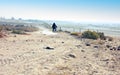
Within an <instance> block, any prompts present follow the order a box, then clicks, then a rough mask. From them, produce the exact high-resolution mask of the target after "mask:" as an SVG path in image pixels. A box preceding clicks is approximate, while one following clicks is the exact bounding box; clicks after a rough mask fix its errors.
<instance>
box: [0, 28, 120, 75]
mask: <svg viewBox="0 0 120 75" xmlns="http://www.w3.org/2000/svg"><path fill="white" fill-rule="evenodd" d="M29 34H30V35H16V36H15V35H14V34H10V35H8V37H5V38H1V39H0V75H120V51H117V50H116V51H111V50H109V49H108V48H106V47H105V45H107V44H110V45H112V46H119V45H120V40H117V39H116V40H114V41H113V42H107V41H106V42H103V41H93V40H81V39H76V38H75V37H73V36H71V35H69V34H67V33H63V32H60V33H52V32H48V30H45V31H44V30H41V31H40V32H33V33H29ZM101 42H102V43H103V44H101V45H100V43H101ZM85 43H91V46H86V45H85ZM94 46H98V48H94ZM46 47H50V48H53V49H46Z"/></svg>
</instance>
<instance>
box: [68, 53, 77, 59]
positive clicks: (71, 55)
mask: <svg viewBox="0 0 120 75" xmlns="http://www.w3.org/2000/svg"><path fill="white" fill-rule="evenodd" d="M68 56H70V57H72V58H76V56H75V55H73V54H69V55H68Z"/></svg>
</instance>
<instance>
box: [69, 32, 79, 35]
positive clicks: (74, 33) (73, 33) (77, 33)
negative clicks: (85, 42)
mask: <svg viewBox="0 0 120 75" xmlns="http://www.w3.org/2000/svg"><path fill="white" fill-rule="evenodd" d="M71 35H74V36H80V35H81V33H80V32H72V33H71Z"/></svg>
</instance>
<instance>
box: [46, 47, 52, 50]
mask: <svg viewBox="0 0 120 75" xmlns="http://www.w3.org/2000/svg"><path fill="white" fill-rule="evenodd" d="M45 49H49V50H53V49H54V48H51V47H46V48H45Z"/></svg>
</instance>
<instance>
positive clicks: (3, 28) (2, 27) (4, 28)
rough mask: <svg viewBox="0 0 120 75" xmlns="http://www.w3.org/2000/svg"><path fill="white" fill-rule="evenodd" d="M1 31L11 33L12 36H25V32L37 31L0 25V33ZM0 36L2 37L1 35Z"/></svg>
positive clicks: (17, 26) (24, 27)
mask: <svg viewBox="0 0 120 75" xmlns="http://www.w3.org/2000/svg"><path fill="white" fill-rule="evenodd" d="M2 30H4V31H11V32H12V33H14V34H25V33H26V32H33V31H37V30H39V29H38V28H37V27H33V26H24V25H0V32H1V31H2ZM0 36H2V33H1V35H0Z"/></svg>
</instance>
